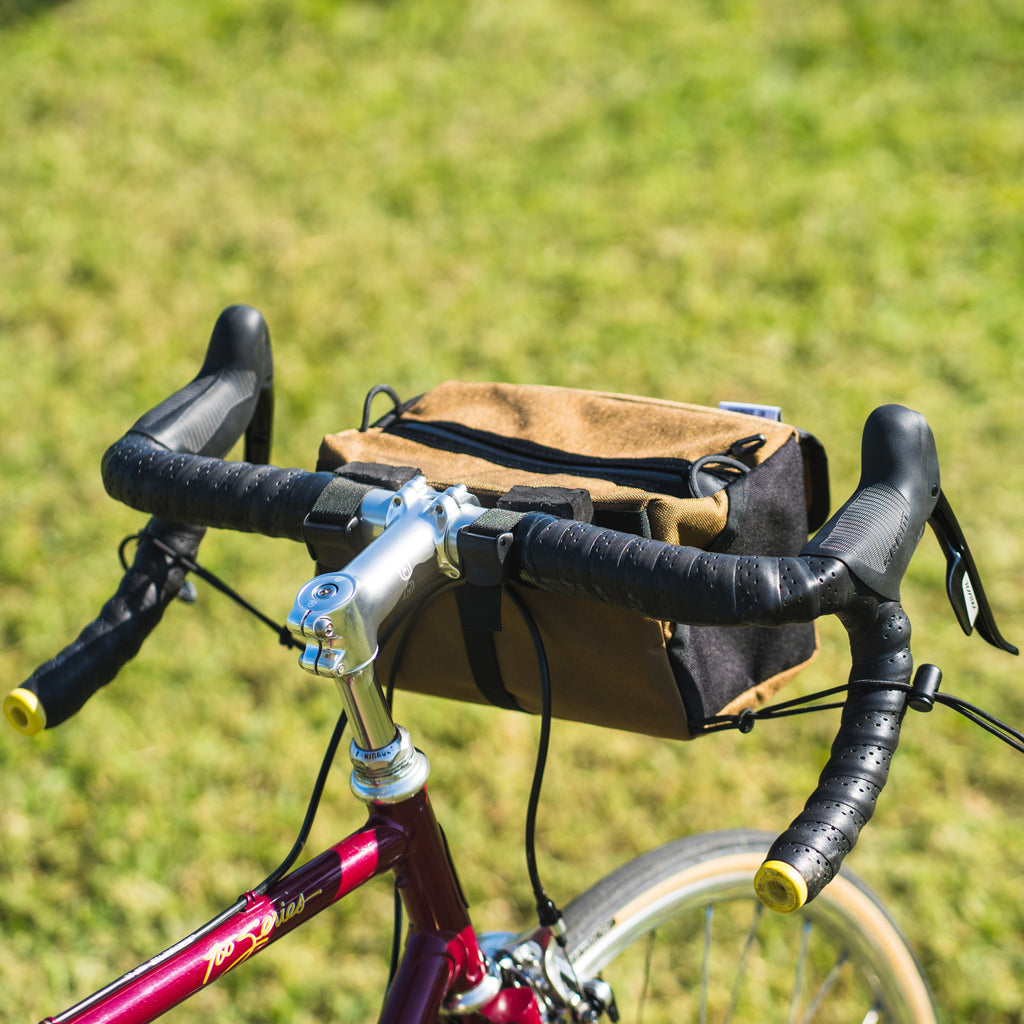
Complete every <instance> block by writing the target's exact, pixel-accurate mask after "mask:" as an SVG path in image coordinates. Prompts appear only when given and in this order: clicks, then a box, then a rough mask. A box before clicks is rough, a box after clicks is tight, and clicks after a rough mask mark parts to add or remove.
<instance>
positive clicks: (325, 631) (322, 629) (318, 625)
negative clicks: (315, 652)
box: [313, 615, 334, 640]
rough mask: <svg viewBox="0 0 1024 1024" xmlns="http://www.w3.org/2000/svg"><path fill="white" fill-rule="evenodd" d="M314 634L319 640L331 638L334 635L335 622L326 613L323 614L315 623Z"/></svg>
mask: <svg viewBox="0 0 1024 1024" xmlns="http://www.w3.org/2000/svg"><path fill="white" fill-rule="evenodd" d="M313 635H314V636H315V637H316V638H317V639H318V640H330V639H331V637H333V636H334V623H333V622H331V620H330V619H329V618H328V617H327V616H326V615H321V616H320V618H318V619H317V620H316V622H314V623H313Z"/></svg>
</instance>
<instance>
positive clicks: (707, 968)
mask: <svg viewBox="0 0 1024 1024" xmlns="http://www.w3.org/2000/svg"><path fill="white" fill-rule="evenodd" d="M714 918H715V905H714V904H713V903H709V904H708V905H707V906H706V907H705V908H704V955H703V957H702V958H701V962H700V1018H699V1019H700V1024H707V1021H708V978H709V976H710V973H711V925H712V923H713V921H714Z"/></svg>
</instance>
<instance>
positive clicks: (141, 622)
mask: <svg viewBox="0 0 1024 1024" xmlns="http://www.w3.org/2000/svg"><path fill="white" fill-rule="evenodd" d="M204 532H205V531H204V530H203V529H202V528H201V527H195V526H184V525H182V524H180V523H168V522H164V521H162V520H160V519H152V520H150V522H149V523H148V524H147V525H146V529H145V531H144V532H143V534H142V535H141V538H140V541H139V546H138V549H137V551H136V554H135V559H134V561H133V562H132V565H131V567H130V568H129V569H128V571H127V572H126V573H125V574H124V577H123V578H122V580H121V585H120V586H119V587H118V588H117V592H116V593H115V594H114V596H113V597H111V598H110V600H109V601H107V603H106V604H105V605H104V606H103V608H102V610H101V611H100V613H99V615H98V616H97V618H96V619H95V620H94V621H93V622H91V623H90V624H89V625H88V626H86V627H85V629H83V630H82V632H81V633H80V634H79V635H78V637H77V638H76V639H75V640H74V641H72V642H71V643H70V644H69V645H68V646H67V647H65V648H64V650H63V651H61V652H60V654H58V655H57V656H56V657H55V658H52V659H50V661H48V662H46V664H44V665H41V666H40V667H39V668H37V669H36V670H35V672H33V673H32V675H31V676H30V677H29V679H27V680H26V681H25V682H24V683H22V685H21V687H19V689H20V690H22V691H25V692H27V693H30V694H34V695H35V696H36V698H37V700H38V703H39V705H40V707H41V709H42V712H43V715H44V716H45V727H46V728H48V729H49V728H52V727H53V726H55V725H59V724H60V723H61V722H63V721H65V720H66V719H67V718H70V717H71V715H73V714H74V713H75V712H76V711H78V710H79V709H80V708H81V707H82V705H83V704H85V702H86V701H87V700H88V699H89V698H90V697H91V696H92V695H93V694H94V693H95V692H96V691H97V690H98V689H100V687H102V686H105V685H106V684H107V683H109V682H110V681H111V680H112V679H113V678H114V676H116V675H117V673H118V672H119V671H120V669H121V668H122V667H123V666H124V665H125V663H126V662H128V661H130V660H131V659H132V658H133V657H135V655H136V654H137V653H138V651H139V648H140V647H141V646H142V642H143V641H144V640H145V639H146V637H147V636H148V635H149V634H150V632H151V631H152V630H153V628H154V627H155V626H156V624H157V623H158V622H159V621H160V619H161V617H162V616H163V613H164V610H165V609H166V607H167V605H168V604H169V603H170V602H171V601H172V600H173V599H174V597H175V596H176V595H177V593H178V591H179V590H180V589H181V585H182V583H183V582H184V580H185V575H186V572H185V570H184V569H183V568H182V567H181V565H180V564H179V563H178V562H177V561H176V560H175V558H174V557H173V556H172V555H170V554H168V553H167V552H166V551H165V550H163V549H162V548H161V547H160V546H158V544H157V543H155V542H156V541H159V542H161V543H162V545H164V546H166V547H170V548H171V549H172V550H173V551H174V552H176V553H177V554H178V555H182V556H184V557H186V558H188V559H194V558H195V555H196V552H197V551H198V550H199V542H200V540H201V539H202V536H203V533H204ZM17 692H18V691H15V694H17ZM9 717H10V712H9ZM12 724H15V725H17V724H18V723H17V722H13V723H12Z"/></svg>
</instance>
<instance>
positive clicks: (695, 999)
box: [564, 831, 936, 1024]
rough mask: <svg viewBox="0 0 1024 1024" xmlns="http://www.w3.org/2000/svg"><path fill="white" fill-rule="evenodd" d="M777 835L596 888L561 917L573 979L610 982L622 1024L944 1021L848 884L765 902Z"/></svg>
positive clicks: (715, 839)
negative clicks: (781, 909)
mask: <svg viewBox="0 0 1024 1024" xmlns="http://www.w3.org/2000/svg"><path fill="white" fill-rule="evenodd" d="M771 839H772V837H771V836H769V835H768V834H766V833H761V832H749V831H730V832H717V833H710V834H708V835H698V836H692V837H689V838H686V839H680V840H678V841H676V842H673V843H669V844H668V845H666V846H662V847H660V848H658V849H656V850H652V851H651V852H649V853H646V854H644V855H643V856H641V857H638V858H636V859H635V860H633V861H630V862H629V863H628V864H626V865H624V866H623V867H621V868H620V869H619V870H618V871H616V872H614V873H613V874H611V875H609V876H608V877H607V878H605V879H603V880H602V881H600V882H598V883H597V885H595V886H594V887H593V888H592V889H590V890H588V891H587V892H585V893H584V894H583V895H582V896H580V897H578V898H577V899H575V900H574V901H573V902H572V903H570V904H569V905H568V906H567V907H566V908H565V911H564V916H565V923H566V926H567V929H568V942H569V946H568V954H569V958H570V960H571V961H572V963H573V966H574V968H575V971H576V974H577V976H578V977H579V978H581V979H587V978H592V977H595V976H597V975H600V976H601V977H602V978H603V979H604V980H605V981H606V982H608V983H609V984H610V985H611V988H612V991H613V992H614V994H615V998H616V1003H617V1006H618V1010H619V1015H620V1019H621V1020H622V1021H623V1024H639V1022H642V1024H661V1022H665V1024H668V1022H669V1021H671V1022H673V1024H680V1022H683V1021H687V1022H691V1021H692V1022H695V1024H713V1022H736V1024H739V1022H742V1021H757V1022H759V1024H769V1022H772V1021H778V1022H780V1024H810V1022H815V1024H826V1022H836V1024H838V1022H843V1024H849V1022H851V1021H853V1022H861V1024H883V1022H884V1024H936V1016H935V1007H934V1004H933V1002H932V999H931V995H930V994H929V991H928V986H927V984H926V982H925V980H924V978H923V977H922V975H921V970H920V967H919V966H918V964H917V961H916V960H915V958H914V955H913V953H911V951H910V950H909V949H908V947H907V944H906V941H905V940H904V939H903V937H902V935H900V933H899V930H898V929H897V928H896V926H895V924H894V923H893V921H892V919H891V918H890V917H889V915H888V914H887V913H886V911H885V910H884V908H883V907H882V905H881V904H880V903H879V902H878V899H877V898H876V897H875V896H873V895H872V894H871V892H870V891H869V890H868V889H867V887H866V886H865V885H864V884H863V883H862V882H860V881H859V880H858V879H857V878H855V877H854V876H853V875H851V874H849V873H848V872H844V873H843V874H841V875H839V876H838V877H837V878H835V879H834V880H833V881H832V882H831V883H830V884H829V885H828V886H827V887H826V888H825V890H824V891H823V892H822V893H821V894H820V895H819V896H818V897H817V899H815V900H814V901H812V902H811V903H810V904H808V905H807V906H805V907H804V908H803V909H802V910H801V911H799V912H798V913H795V914H789V915H780V914H774V913H772V912H771V911H769V910H765V909H764V908H763V907H762V906H761V903H760V902H759V901H758V900H757V898H756V897H755V896H754V893H753V884H752V879H753V877H754V873H755V872H756V871H757V869H758V867H760V865H761V862H762V861H763V859H764V855H765V851H766V850H767V849H768V847H769V845H770V843H771Z"/></svg>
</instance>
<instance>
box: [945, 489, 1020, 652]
mask: <svg viewBox="0 0 1024 1024" xmlns="http://www.w3.org/2000/svg"><path fill="white" fill-rule="evenodd" d="M928 522H929V524H930V525H931V528H932V530H933V531H934V532H935V536H936V538H937V539H938V541H939V546H940V547H941V548H942V553H943V554H944V555H945V556H946V594H947V595H948V597H949V602H950V604H951V605H952V606H953V611H954V612H955V613H956V617H957V621H958V622H959V623H960V628H961V629H962V630H963V631H964V633H965V634H966V635H967V636H970V635H971V633H972V632H973V631H974V628H975V626H977V629H978V633H979V634H980V635H981V637H982V638H983V639H985V640H987V641H988V642H989V643H990V644H991V645H992V646H993V647H998V648H999V649H1000V650H1003V651H1009V652H1010V654H1018V653H1019V652H1018V650H1017V648H1016V647H1014V646H1013V644H1011V643H1007V641H1006V640H1004V639H1003V636H1002V634H1001V633H1000V632H999V627H998V626H997V625H996V620H995V616H994V615H993V613H992V608H991V606H990V605H989V603H988V598H987V597H986V596H985V588H984V587H983V586H982V585H981V576H980V574H979V573H978V567H977V566H976V565H975V564H974V558H973V556H972V555H971V549H970V548H969V547H968V546H967V540H966V539H965V537H964V534H963V530H961V529H960V524H959V523H958V522H957V519H956V516H955V515H953V509H952V508H951V507H950V504H949V501H948V500H947V498H946V495H945V493H940V494H939V499H938V501H937V502H936V503H935V508H934V510H933V511H932V514H931V518H930V519H929V520H928Z"/></svg>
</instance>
